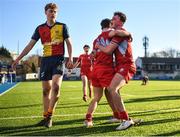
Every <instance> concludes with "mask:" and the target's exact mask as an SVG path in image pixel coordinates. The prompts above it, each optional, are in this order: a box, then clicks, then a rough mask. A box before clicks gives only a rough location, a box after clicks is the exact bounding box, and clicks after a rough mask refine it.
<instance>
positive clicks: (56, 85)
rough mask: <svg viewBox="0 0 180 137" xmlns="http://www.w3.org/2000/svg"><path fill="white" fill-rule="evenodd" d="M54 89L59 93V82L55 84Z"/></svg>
mask: <svg viewBox="0 0 180 137" xmlns="http://www.w3.org/2000/svg"><path fill="white" fill-rule="evenodd" d="M52 90H53V92H55V93H57V94H59V85H58V84H53V87H52Z"/></svg>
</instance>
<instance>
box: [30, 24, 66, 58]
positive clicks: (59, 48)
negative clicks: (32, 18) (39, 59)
mask: <svg viewBox="0 0 180 137" xmlns="http://www.w3.org/2000/svg"><path fill="white" fill-rule="evenodd" d="M39 38H41V42H42V45H43V56H44V57H48V56H64V40H65V39H67V38H69V33H68V29H67V26H66V24H63V23H60V22H56V23H55V24H54V25H53V26H48V25H47V23H44V24H41V25H39V26H38V27H37V28H36V30H35V32H34V34H33V36H32V39H34V40H36V41H38V40H39Z"/></svg>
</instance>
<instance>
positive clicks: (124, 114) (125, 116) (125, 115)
mask: <svg viewBox="0 0 180 137" xmlns="http://www.w3.org/2000/svg"><path fill="white" fill-rule="evenodd" d="M119 118H120V119H122V120H129V115H128V113H127V112H126V111H122V112H119Z"/></svg>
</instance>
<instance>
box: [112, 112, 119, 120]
mask: <svg viewBox="0 0 180 137" xmlns="http://www.w3.org/2000/svg"><path fill="white" fill-rule="evenodd" d="M113 116H114V118H117V119H119V113H118V112H117V111H114V112H113Z"/></svg>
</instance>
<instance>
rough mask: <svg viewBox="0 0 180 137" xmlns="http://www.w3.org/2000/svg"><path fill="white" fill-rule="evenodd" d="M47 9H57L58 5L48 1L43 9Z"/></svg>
mask: <svg viewBox="0 0 180 137" xmlns="http://www.w3.org/2000/svg"><path fill="white" fill-rule="evenodd" d="M48 9H58V6H57V5H56V4H55V3H48V4H46V6H45V7H44V10H45V11H47V10H48Z"/></svg>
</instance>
